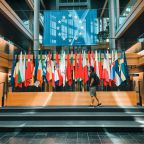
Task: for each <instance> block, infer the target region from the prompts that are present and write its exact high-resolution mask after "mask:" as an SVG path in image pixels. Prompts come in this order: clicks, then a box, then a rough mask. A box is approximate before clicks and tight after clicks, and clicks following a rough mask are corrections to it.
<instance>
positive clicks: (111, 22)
mask: <svg viewBox="0 0 144 144" xmlns="http://www.w3.org/2000/svg"><path fill="white" fill-rule="evenodd" d="M108 2H109V37H110V41H109V42H110V49H115V0H109V1H108Z"/></svg>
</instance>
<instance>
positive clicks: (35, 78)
mask: <svg viewBox="0 0 144 144" xmlns="http://www.w3.org/2000/svg"><path fill="white" fill-rule="evenodd" d="M34 59H35V62H34V64H35V65H34V81H36V80H37V71H38V66H39V60H38V51H36V55H35V58H34Z"/></svg>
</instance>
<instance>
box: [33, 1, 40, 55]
mask: <svg viewBox="0 0 144 144" xmlns="http://www.w3.org/2000/svg"><path fill="white" fill-rule="evenodd" d="M39 11H40V0H34V50H35V56H38V55H37V54H38V52H37V51H36V50H38V49H39Z"/></svg>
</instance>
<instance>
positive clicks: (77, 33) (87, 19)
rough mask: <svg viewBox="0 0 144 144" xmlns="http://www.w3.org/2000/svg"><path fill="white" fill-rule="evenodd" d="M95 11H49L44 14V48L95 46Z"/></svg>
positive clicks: (96, 31)
mask: <svg viewBox="0 0 144 144" xmlns="http://www.w3.org/2000/svg"><path fill="white" fill-rule="evenodd" d="M97 33H98V22H97V11H96V10H89V9H87V10H51V11H45V12H44V34H43V45H44V46H73V45H96V44H97V41H98V39H97Z"/></svg>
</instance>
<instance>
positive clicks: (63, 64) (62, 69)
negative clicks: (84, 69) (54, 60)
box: [60, 51, 66, 86]
mask: <svg viewBox="0 0 144 144" xmlns="http://www.w3.org/2000/svg"><path fill="white" fill-rule="evenodd" d="M65 72H66V62H65V52H63V51H62V54H61V60H60V74H61V76H62V80H63V81H62V84H63V86H65V81H66V74H65Z"/></svg>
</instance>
